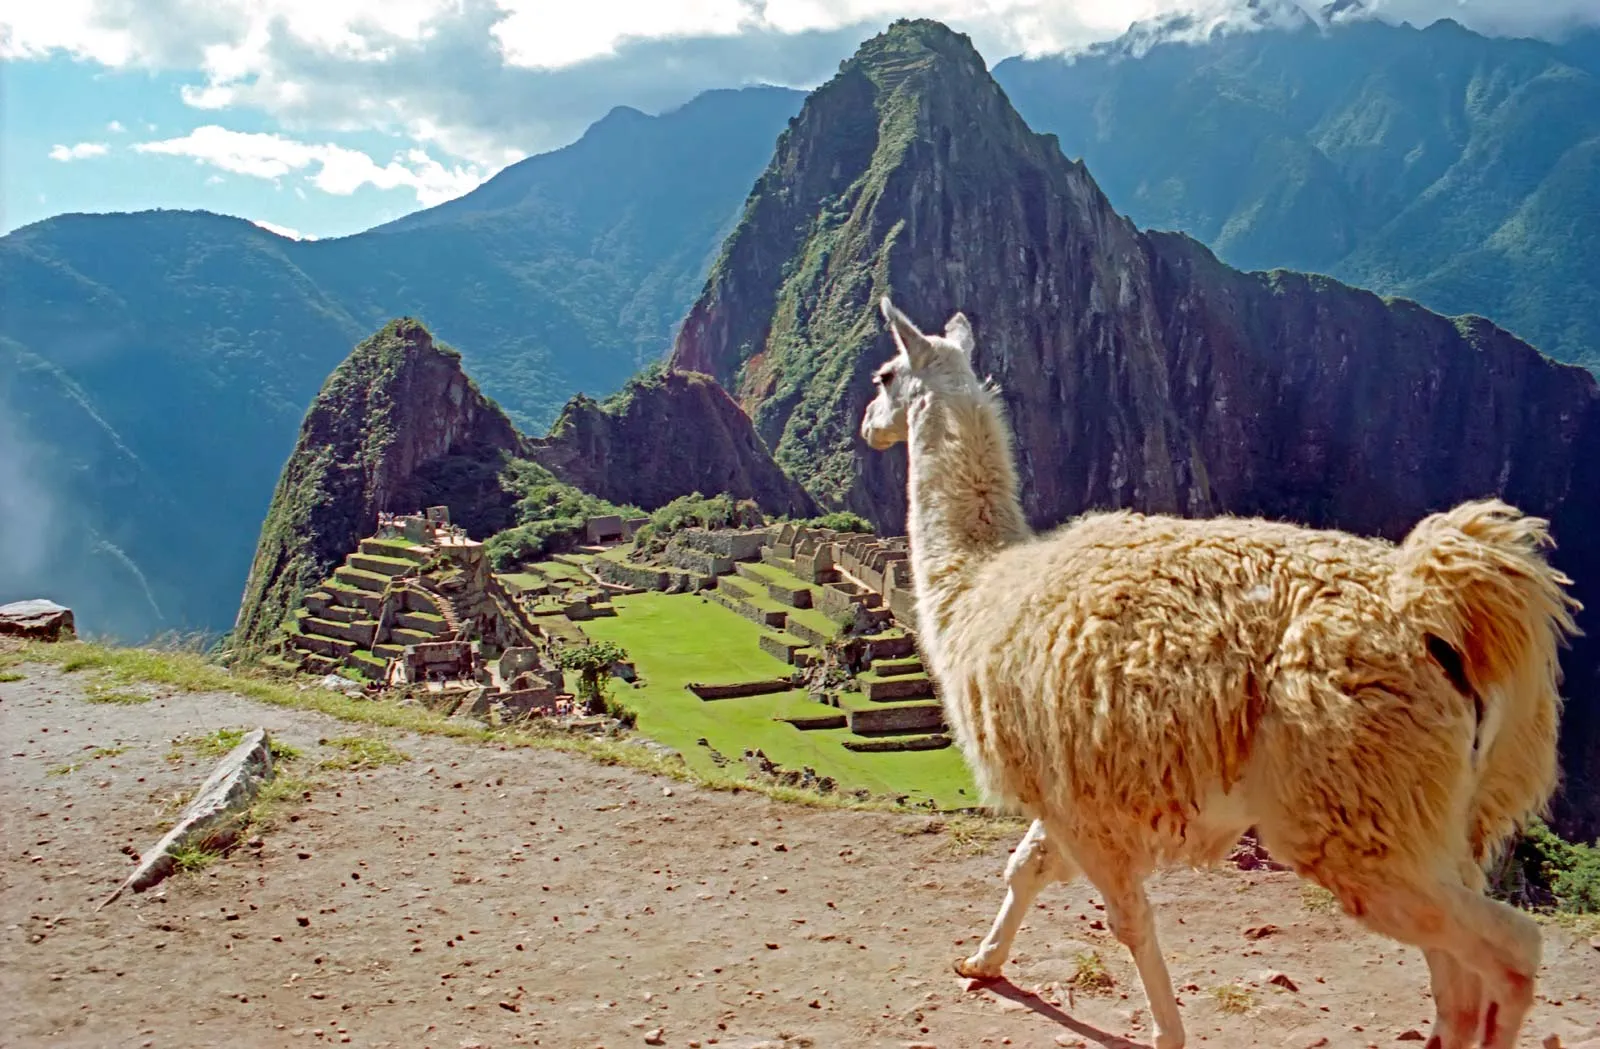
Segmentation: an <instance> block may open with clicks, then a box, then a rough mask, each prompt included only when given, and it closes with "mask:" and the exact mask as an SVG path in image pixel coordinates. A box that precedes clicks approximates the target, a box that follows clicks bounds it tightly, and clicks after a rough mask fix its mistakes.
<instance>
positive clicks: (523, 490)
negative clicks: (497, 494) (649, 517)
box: [485, 459, 638, 572]
mask: <svg viewBox="0 0 1600 1049" xmlns="http://www.w3.org/2000/svg"><path fill="white" fill-rule="evenodd" d="M500 483H501V484H502V485H504V486H505V489H506V491H508V492H510V493H512V494H513V495H515V496H516V497H517V498H516V504H515V507H514V511H515V516H516V521H517V523H516V524H515V525H513V526H512V527H510V528H507V529H505V530H503V531H500V532H497V533H496V534H495V535H493V536H491V537H490V538H489V541H488V543H487V544H485V545H486V547H487V553H488V555H489V562H490V564H492V565H493V566H494V568H495V570H496V571H502V572H503V571H505V570H507V569H509V568H512V567H514V566H515V565H517V564H518V563H519V562H522V561H535V560H538V559H539V558H541V557H544V556H545V555H547V554H550V553H554V552H556V551H559V550H560V549H562V548H563V547H564V546H565V545H567V544H569V543H570V542H572V541H573V540H575V539H576V538H577V537H578V535H579V534H580V533H581V532H582V531H583V522H584V519H585V518H588V517H601V516H605V515H608V514H622V515H632V514H635V513H637V512H638V511H637V510H636V509H635V508H634V507H631V506H617V505H615V504H613V503H609V502H607V501H606V500H604V499H601V498H600V497H599V496H594V495H590V494H589V493H588V492H584V491H580V490H579V489H577V488H574V487H573V486H572V485H570V484H566V483H564V482H563V481H561V480H558V479H557V478H556V475H555V474H553V473H551V472H550V471H549V470H546V469H545V468H544V467H542V466H540V465H539V464H538V463H535V462H532V461H530V460H527V459H512V460H510V461H508V462H507V463H506V465H505V469H504V470H503V472H502V473H501V477H500Z"/></svg>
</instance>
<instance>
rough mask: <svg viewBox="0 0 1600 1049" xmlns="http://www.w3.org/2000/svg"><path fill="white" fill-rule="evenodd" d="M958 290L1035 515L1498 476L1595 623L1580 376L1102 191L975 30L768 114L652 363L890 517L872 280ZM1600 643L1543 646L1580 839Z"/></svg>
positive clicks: (1291, 497) (1592, 428)
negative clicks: (1125, 212) (794, 108)
mask: <svg viewBox="0 0 1600 1049" xmlns="http://www.w3.org/2000/svg"><path fill="white" fill-rule="evenodd" d="M885 293H892V294H893V296H894V298H895V300H896V302H897V303H899V304H901V305H902V306H904V307H905V308H906V309H907V310H908V312H909V313H910V314H911V316H912V317H913V319H914V320H916V321H918V322H919V323H921V324H923V325H926V326H930V327H931V326H935V325H942V324H943V322H944V321H945V319H946V318H947V317H948V316H949V314H950V313H951V312H953V311H955V310H957V309H960V310H964V311H965V312H966V313H967V315H968V316H969V317H970V318H971V319H972V321H973V323H974V326H975V328H976V330H977V336H978V339H977V341H978V347H979V351H978V353H979V357H978V360H977V361H976V365H977V368H978V370H979V373H980V374H984V373H986V372H987V373H991V374H993V375H994V377H995V378H996V379H997V380H998V381H999V383H1000V385H1001V387H1002V389H1003V391H1004V394H1005V400H1006V405H1007V409H1008V412H1009V415H1010V418H1011V421H1012V424H1013V425H1014V427H1015V429H1016V434H1017V456H1018V460H1019V465H1020V471H1021V479H1022V490H1023V493H1024V501H1025V507H1026V510H1027V513H1028V516H1029V518H1030V520H1031V521H1032V523H1033V524H1034V525H1035V526H1038V527H1046V526H1050V525H1054V524H1057V523H1059V522H1061V521H1063V520H1065V519H1067V518H1069V517H1071V516H1072V515H1074V514H1076V513H1079V512H1081V511H1083V510H1085V509H1089V508H1096V507H1133V508H1137V509H1142V510H1150V511H1170V512H1178V513H1184V514H1190V515H1199V516H1203V515H1211V514H1219V513H1236V514H1262V515H1265V516H1271V517H1279V518H1290V519H1294V520H1298V521H1301V522H1304V523H1308V524H1313V525H1319V526H1335V527H1340V528H1345V529H1349V530H1351V531H1354V532H1358V533H1362V534H1369V535H1381V536H1387V537H1390V538H1396V537H1398V536H1400V535H1402V534H1403V533H1404V532H1405V531H1406V530H1407V529H1409V528H1410V526H1411V525H1412V524H1413V523H1415V521H1416V520H1417V519H1418V518H1420V517H1422V516H1423V515H1424V514H1426V513H1428V512H1429V511H1432V510H1436V509H1440V508H1442V507H1445V506H1448V505H1450V504H1453V503H1455V502H1458V501H1460V500H1463V499H1466V498H1470V497H1480V496H1486V495H1490V494H1495V495H1500V496H1502V497H1504V498H1506V499H1508V500H1510V501H1511V502H1513V503H1516V504H1517V505H1518V506H1520V507H1522V508H1523V509H1525V510H1527V511H1529V512H1532V513H1537V514H1541V515H1544V516H1547V517H1550V518H1551V519H1552V520H1553V522H1554V528H1555V532H1556V536H1557V539H1558V541H1559V543H1560V549H1559V550H1558V551H1557V554H1556V560H1557V562H1558V564H1560V565H1561V567H1563V568H1564V569H1565V570H1566V571H1568V572H1569V573H1570V574H1571V575H1572V576H1573V577H1574V578H1575V579H1576V581H1577V586H1576V593H1577V596H1578V597H1579V598H1580V599H1581V600H1583V601H1584V602H1585V603H1586V604H1587V605H1588V607H1589V611H1588V612H1586V613H1585V615H1584V617H1583V619H1582V621H1581V622H1582V624H1583V625H1584V626H1585V628H1586V629H1587V632H1588V634H1589V635H1590V637H1591V638H1593V636H1594V635H1596V634H1600V530H1597V529H1596V525H1597V524H1600V391H1597V388H1596V384H1595V380H1594V377H1593V376H1592V375H1590V374H1588V373H1587V372H1585V371H1582V370H1580V369H1578V368H1573V367H1567V366H1563V365H1559V364H1556V363H1554V362H1552V361H1550V360H1549V359H1547V358H1545V357H1543V356H1541V355H1540V354H1539V353H1538V352H1536V351H1535V350H1534V349H1532V348H1531V347H1529V346H1528V345H1526V344H1525V343H1522V342H1520V341H1518V340H1517V339H1515V338H1514V337H1512V336H1511V335H1509V334H1507V333H1506V332H1504V331H1501V330H1500V329H1498V328H1496V327H1494V326H1493V325H1491V324H1489V323H1488V322H1487V321H1483V320H1480V319H1477V318H1461V319H1457V320H1451V319H1448V318H1445V317H1441V316H1439V315H1437V314H1433V313H1430V312H1428V311H1426V310H1424V309H1422V308H1421V307H1419V306H1416V305H1414V304H1412V303H1409V302H1404V301H1393V300H1385V299H1381V298H1379V297H1377V296H1375V295H1373V294H1370V293H1368V292H1364V291H1360V290H1357V289H1354V288H1351V287H1348V286H1345V285H1342V284H1339V283H1338V282H1336V281H1332V280H1327V279H1324V278H1319V277H1308V276H1303V275H1297V274H1290V273H1284V272H1272V273H1241V272H1238V271H1236V270H1233V269H1230V268H1229V267H1227V266H1225V265H1223V264H1222V263H1220V262H1218V261H1217V260H1216V258H1215V257H1214V256H1213V255H1212V254H1211V253H1210V252H1209V251H1207V250H1206V249H1205V248H1204V247H1202V246H1201V245H1199V244H1198V243H1196V242H1195V241H1193V240H1190V239H1188V238H1186V237H1182V236H1178V235H1170V234H1145V233H1141V232H1140V231H1139V230H1138V229H1136V228H1135V227H1134V226H1133V225H1132V224H1131V223H1130V222H1129V221H1128V220H1126V219H1125V218H1123V217H1122V216H1120V215H1118V214H1117V213H1116V212H1115V211H1114V209H1113V208H1112V207H1111V206H1110V204H1109V203H1108V202H1107V200H1106V197H1105V195H1104V194H1102V193H1101V192H1100V190H1099V188H1098V187H1097V186H1096V185H1095V182H1094V180H1093V179H1092V178H1091V177H1090V175H1089V172H1088V171H1087V170H1086V169H1085V168H1084V166H1083V165H1082V164H1080V163H1075V162H1073V161H1070V160H1068V159H1067V158H1066V157H1064V156H1063V155H1062V153H1061V151H1060V149H1059V148H1058V145H1057V143H1056V140H1055V139H1054V137H1053V136H1049V135H1039V134H1035V133H1034V132H1032V131H1031V130H1029V128H1028V127H1027V126H1026V125H1025V124H1024V122H1023V121H1022V119H1021V118H1020V117H1019V116H1018V115H1017V113H1016V112H1015V111H1014V110H1013V109H1012V108H1011V105H1010V103H1009V102H1008V101H1007V99H1006V96H1005V94H1004V93H1003V92H1002V91H1001V90H1000V89H999V87H998V86H997V85H996V84H995V83H994V81H993V80H992V79H991V78H990V76H989V74H988V72H987V70H986V68H985V65H984V62H983V60H982V58H981V57H980V56H979V55H978V53H977V51H976V50H974V49H973V47H972V44H971V43H970V41H969V40H968V39H967V38H966V37H965V36H961V35H959V34H956V33H953V32H951V31H950V30H948V29H947V28H945V27H944V26H942V25H939V24H938V23H934V22H928V21H915V22H905V21H902V22H897V23H895V25H893V26H892V27H891V28H890V29H889V30H888V31H887V32H885V33H883V34H881V35H880V36H878V37H875V38H874V39H872V40H870V41H868V42H867V43H866V44H864V45H863V46H862V48H861V49H860V50H859V51H858V52H857V54H856V55H855V56H854V57H853V58H851V59H850V60H849V61H847V62H846V63H844V65H843V66H842V67H841V69H840V72H839V74H838V75H837V76H836V77H834V78H833V79H832V80H831V81H829V82H828V83H827V84H825V85H824V86H822V87H821V88H819V89H818V90H817V91H815V92H814V93H813V94H812V95H811V96H810V98H809V99H808V100H807V102H806V104H805V106H804V107H803V109H802V110H801V112H800V114H799V116H798V117H797V118H796V119H795V121H794V122H793V123H792V124H791V126H790V128H789V130H788V131H786V132H785V133H784V135H783V136H782V137H781V138H780V140H779V142H778V147H777V152H776V154H775V155H774V157H773V160H772V163H771V164H770V165H769V167H768V169H767V171H766V173H765V174H763V175H762V177H761V178H760V180H759V181H758V182H757V184H756V186H755V189H754V191H753V192H752V194H751V197H750V199H749V201H748V203H747V205H746V208H745V211H744V214H743V217H742V219H741V221H740V223H739V225H738V226H737V228H736V229H735V231H734V233H733V234H732V235H731V236H730V238H729V239H728V241H727V243H726V244H725V246H724V249H723V252H722V255H721V257H720V259H719V261H718V262H717V264H716V265H715V267H714V268H713V270H712V274H711V276H710V278H709V279H708V282H707V286H706V290H705V292H704V294H703V295H702V296H701V298H700V300H699V302H697V303H696V305H695V306H694V307H693V309H692V310H691V312H690V314H689V316H688V319H687V320H686V321H685V323H684V326H683V328H682V330H681V332H680V334H679V336H678V339H677V342H676V345H675V346H674V350H673V356H672V364H673V366H674V367H675V368H679V369H684V370H695V371H704V372H707V373H709V374H711V375H713V376H715V377H716V378H717V380H718V381H719V382H721V383H723V384H724V385H725V386H726V387H727V388H728V389H729V390H731V391H733V392H734V393H735V395H736V396H737V398H738V399H739V401H740V403H741V404H742V405H743V406H744V408H745V409H746V411H747V412H748V413H749V414H750V416H751V418H752V419H753V420H754V422H755V426H756V431H757V433H758V434H759V435H760V436H761V437H762V438H763V439H764V440H765V441H766V443H767V444H768V446H770V447H772V448H773V449H774V450H775V455H776V458H777V460H778V462H779V463H780V464H781V465H783V466H784V467H785V468H786V469H787V470H788V472H789V473H790V474H791V475H792V476H795V477H800V478H803V479H805V482H806V484H807V486H808V488H809V489H810V490H811V492H812V494H813V495H815V496H817V497H818V499H819V501H821V502H823V503H824V504H825V505H830V506H842V507H846V508H849V509H852V510H855V511H857V512H859V513H862V514H864V515H865V516H867V517H869V518H870V519H871V520H872V521H873V523H874V524H875V525H876V526H877V527H878V529H879V531H880V532H883V533H894V532H898V531H900V530H901V529H902V528H903V527H904V520H905V490H904V485H905V458H904V455H903V453H901V452H896V453H893V454H889V455H878V454H873V453H869V452H868V451H867V449H866V448H865V446H864V445H863V444H862V443H861V442H860V440H859V439H858V438H857V436H856V427H857V425H858V423H859V420H860V417H861V412H862V410H863V408H864V407H865V405H866V403H867V401H868V400H869V399H870V398H871V396H872V392H873V391H872V386H871V383H870V381H869V376H870V373H871V372H872V370H873V369H874V368H876V367H877V365H878V364H880V363H881V362H882V361H883V360H884V359H885V358H886V357H887V356H888V355H889V354H890V353H891V352H892V343H891V340H890V339H889V337H888V335H887V334H886V333H885V332H884V331H883V329H882V326H881V324H880V322H879V320H878V317H877V314H876V310H875V308H874V305H873V304H874V303H875V301H876V300H877V298H878V296H880V295H882V294H885ZM1597 656H1600V645H1597V644H1596V642H1595V641H1594V640H1589V639H1585V640H1580V642H1579V643H1578V644H1576V645H1575V646H1574V648H1573V649H1572V651H1571V652H1570V653H1569V655H1568V658H1567V659H1566V660H1565V663H1564V666H1565V670H1566V674H1567V688H1566V691H1567V693H1568V695H1569V696H1570V702H1569V705H1568V708H1567V713H1566V720H1565V729H1564V736H1563V741H1562V746H1563V763H1564V768H1565V771H1566V777H1567V789H1566V791H1565V793H1564V795H1563V796H1562V798H1561V799H1560V800H1559V803H1558V815H1559V822H1560V824H1561V826H1562V827H1563V829H1565V830H1567V831H1570V832H1578V833H1582V834H1585V835H1588V836H1593V835H1596V834H1600V804H1597V803H1596V799H1597V798H1600V679H1597V673H1596V663H1597Z"/></svg>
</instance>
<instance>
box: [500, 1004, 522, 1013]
mask: <svg viewBox="0 0 1600 1049" xmlns="http://www.w3.org/2000/svg"><path fill="white" fill-rule="evenodd" d="M500 1008H502V1009H504V1010H505V1011H506V1012H508V1013H520V1012H522V1006H520V1005H518V1004H517V1003H516V1002H501V1003H500Z"/></svg>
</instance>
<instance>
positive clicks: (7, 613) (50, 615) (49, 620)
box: [0, 599, 78, 641]
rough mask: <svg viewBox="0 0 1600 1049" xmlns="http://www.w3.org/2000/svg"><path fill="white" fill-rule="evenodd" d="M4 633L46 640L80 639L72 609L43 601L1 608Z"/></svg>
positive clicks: (0, 630) (36, 600) (1, 632)
mask: <svg viewBox="0 0 1600 1049" xmlns="http://www.w3.org/2000/svg"><path fill="white" fill-rule="evenodd" d="M0 634H11V635H13V636H19V637H26V638H33V639H35V640H42V641H62V640H71V639H72V638H74V637H77V636H78V635H77V627H76V625H75V624H74V623H73V620H72V609H70V608H67V607H66V606H65V605H58V604H56V603H55V602H54V601H45V600H43V599H34V600H31V601H13V602H11V603H10V604H6V605H0Z"/></svg>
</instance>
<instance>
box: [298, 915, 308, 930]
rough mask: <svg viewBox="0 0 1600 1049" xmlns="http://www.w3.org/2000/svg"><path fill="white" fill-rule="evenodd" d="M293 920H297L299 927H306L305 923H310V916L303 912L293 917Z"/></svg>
mask: <svg viewBox="0 0 1600 1049" xmlns="http://www.w3.org/2000/svg"><path fill="white" fill-rule="evenodd" d="M295 921H297V922H299V923H300V927H301V928H305V927H306V926H307V925H310V924H311V918H310V916H308V915H305V914H302V915H299V916H297V917H296V918H295Z"/></svg>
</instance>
